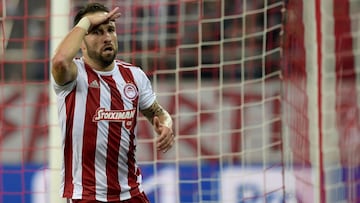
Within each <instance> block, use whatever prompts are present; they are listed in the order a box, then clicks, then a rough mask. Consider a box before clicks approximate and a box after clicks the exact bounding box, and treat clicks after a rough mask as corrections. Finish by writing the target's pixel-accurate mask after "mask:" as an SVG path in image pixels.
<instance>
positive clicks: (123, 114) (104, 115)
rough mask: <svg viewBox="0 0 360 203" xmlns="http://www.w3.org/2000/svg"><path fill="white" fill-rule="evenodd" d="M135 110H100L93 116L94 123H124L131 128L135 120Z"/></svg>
mask: <svg viewBox="0 0 360 203" xmlns="http://www.w3.org/2000/svg"><path fill="white" fill-rule="evenodd" d="M135 113H136V110H135V109H131V110H106V109H105V108H98V109H97V110H96V112H95V115H94V116H93V122H98V121H112V122H124V123H125V125H126V126H127V127H128V126H131V124H132V121H133V120H134V118H135Z"/></svg>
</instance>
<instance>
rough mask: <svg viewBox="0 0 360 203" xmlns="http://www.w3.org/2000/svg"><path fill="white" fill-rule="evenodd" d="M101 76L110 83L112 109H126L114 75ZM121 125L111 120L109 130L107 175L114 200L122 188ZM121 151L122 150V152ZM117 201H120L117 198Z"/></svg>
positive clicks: (109, 191) (109, 193)
mask: <svg viewBox="0 0 360 203" xmlns="http://www.w3.org/2000/svg"><path fill="white" fill-rule="evenodd" d="M101 78H102V79H103V80H104V81H105V82H106V83H107V84H108V86H109V88H110V95H111V106H110V108H111V110H124V105H123V100H122V98H121V95H120V92H119V90H118V89H117V87H116V82H115V80H114V79H113V78H112V76H101ZM121 127H122V122H109V132H108V146H107V152H106V153H107V155H106V176H107V183H108V191H107V194H108V200H109V201H110V200H111V201H113V200H115V199H113V198H114V194H120V192H121V188H120V184H119V181H118V180H119V174H118V167H114V166H118V161H119V160H118V159H119V149H120V140H121ZM120 153H121V152H120ZM116 201H120V196H119V199H116Z"/></svg>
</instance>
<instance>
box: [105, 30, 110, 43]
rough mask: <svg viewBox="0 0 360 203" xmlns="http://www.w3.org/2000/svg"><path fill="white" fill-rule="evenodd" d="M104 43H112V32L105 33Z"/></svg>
mask: <svg viewBox="0 0 360 203" xmlns="http://www.w3.org/2000/svg"><path fill="white" fill-rule="evenodd" d="M104 41H105V42H109V41H111V34H110V32H104Z"/></svg>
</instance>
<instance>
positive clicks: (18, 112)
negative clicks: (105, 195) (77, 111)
mask: <svg viewBox="0 0 360 203" xmlns="http://www.w3.org/2000/svg"><path fill="white" fill-rule="evenodd" d="M87 2H93V1H90V0H89V1H86V0H65V1H56V0H54V1H51V0H40V1H39V0H2V1H1V4H0V5H1V6H0V12H1V13H0V14H1V16H0V25H1V29H0V40H1V47H0V48H1V51H0V54H1V63H0V64H1V65H0V155H1V156H0V159H1V160H0V202H32V203H35V202H36V203H42V202H63V200H61V199H60V198H59V194H58V189H59V185H58V184H59V183H58V178H59V167H60V164H61V158H62V157H61V156H62V154H61V146H60V142H61V138H60V135H59V133H58V131H59V129H58V126H57V120H56V117H57V115H56V114H57V110H56V104H55V101H54V95H53V91H52V89H51V88H49V87H50V84H49V67H50V65H49V63H50V60H49V59H50V57H51V55H52V53H53V49H54V47H55V46H56V44H57V43H59V41H60V40H61V39H62V37H63V36H64V35H65V34H66V33H67V32H68V31H69V30H70V29H71V24H72V23H71V22H72V18H73V16H74V14H75V11H76V10H77V9H78V8H79V7H81V6H83V5H84V4H85V3H87ZM100 2H101V3H104V4H105V5H106V6H108V7H110V8H112V7H115V6H118V7H119V8H120V11H121V13H122V17H121V18H120V19H118V20H117V32H118V43H119V54H118V58H119V59H122V60H124V61H127V62H130V63H133V64H135V65H137V66H139V67H141V68H142V69H143V70H144V71H145V72H146V74H147V75H148V76H149V78H150V79H151V81H152V83H153V87H154V90H155V91H156V93H157V97H158V100H159V101H160V103H161V104H162V105H163V106H164V107H165V108H166V109H167V110H168V111H169V113H170V114H171V116H172V118H173V119H174V124H175V125H174V130H175V134H176V144H175V146H174V147H173V148H172V149H171V150H170V151H168V152H167V153H165V154H164V153H161V152H158V151H157V150H156V146H155V145H154V139H153V135H154V132H153V130H152V127H151V126H150V124H149V123H148V122H147V121H146V119H144V117H141V118H140V121H139V125H140V127H139V128H138V129H139V132H138V140H137V157H138V161H139V164H140V167H141V170H142V172H143V186H144V189H145V192H146V193H147V195H148V197H149V199H150V201H151V202H157V203H175V202H176V203H177V202H182V203H195V202H214V203H215V202H229V203H232V202H233V203H235V202H236V203H237V202H279V203H280V202H356V201H359V194H360V191H359V187H360V186H359V184H360V183H359V180H360V172H359V170H360V169H359V165H360V163H359V157H358V156H356V154H359V153H360V152H359V149H360V146H359V143H360V141H359V134H360V130H359V123H360V122H359V119H360V118H359V110H358V109H359V101H360V98H359V79H358V78H359V68H357V67H358V65H357V63H358V62H359V61H358V59H359V56H358V51H357V50H358V45H357V44H358V43H359V42H358V37H359V36H360V34H359V33H360V23H359V19H360V17H359V16H358V14H357V13H358V11H359V10H360V6H359V5H357V3H356V2H355V1H350V0H346V1H344V2H346V4H343V3H341V2H343V1H341V0H334V1H331V2H330V1H328V2H327V1H325V0H323V1H320V0H313V1H305V0H201V1H195V0H177V1H170V0H157V1H151V0H142V1H131V0H123V1H115V0H103V1H100ZM332 2H333V3H332ZM334 8H337V10H336V11H337V12H335V9H334Z"/></svg>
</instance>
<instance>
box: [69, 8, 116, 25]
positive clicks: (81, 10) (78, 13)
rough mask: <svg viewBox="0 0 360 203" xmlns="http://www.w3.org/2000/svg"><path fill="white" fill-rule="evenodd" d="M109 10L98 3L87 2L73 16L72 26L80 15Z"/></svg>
mask: <svg viewBox="0 0 360 203" xmlns="http://www.w3.org/2000/svg"><path fill="white" fill-rule="evenodd" d="M99 11H103V12H109V11H110V10H109V9H108V8H107V7H106V6H104V5H103V4H100V3H89V4H86V5H85V6H84V7H82V8H81V9H80V10H79V11H78V12H77V14H76V15H75V17H74V22H73V23H74V26H75V25H77V24H78V22H79V21H80V20H81V18H82V17H84V16H85V15H86V14H88V13H95V12H99Z"/></svg>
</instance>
